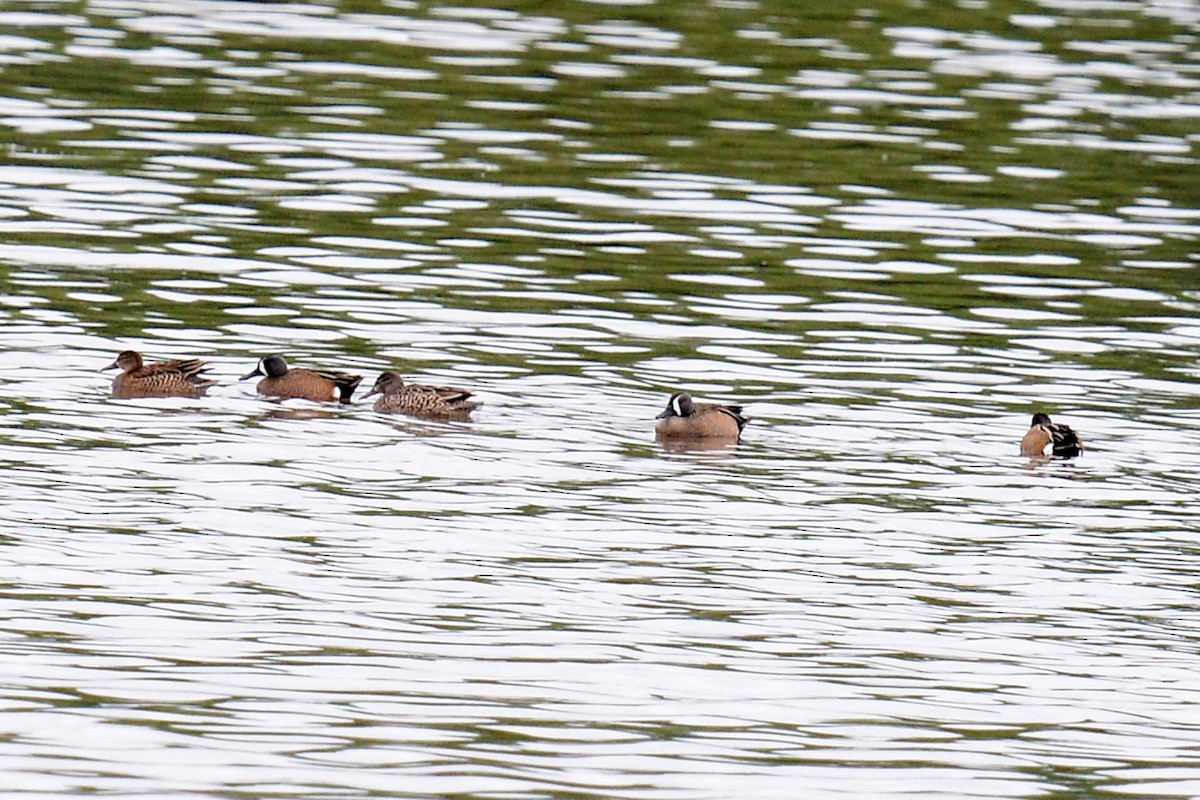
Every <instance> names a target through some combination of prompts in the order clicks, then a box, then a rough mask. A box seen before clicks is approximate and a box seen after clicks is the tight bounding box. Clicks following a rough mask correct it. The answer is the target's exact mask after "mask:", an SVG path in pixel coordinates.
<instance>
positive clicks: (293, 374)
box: [242, 356, 362, 403]
mask: <svg viewBox="0 0 1200 800" xmlns="http://www.w3.org/2000/svg"><path fill="white" fill-rule="evenodd" d="M255 375H262V376H264V377H263V379H262V380H261V381H259V382H258V386H257V389H258V393H259V394H265V395H269V396H271V397H278V398H280V399H283V400H291V399H298V400H315V401H317V402H320V403H328V402H333V401H335V400H336V401H340V402H342V403H349V402H350V396H351V395H353V394H354V390H355V389H356V388H357V387H358V384H359V383H361V382H362V376H361V375H348V374H346V373H344V372H318V371H316V370H311V369H301V368H296V369H289V368H288V364H287V361H285V360H284V359H283V356H267V357H266V358H264V359H262V360H261V361H259V362H258V366H257V367H255V368H254V371H253V372H251V373H249V374H247V375H243V376H242V380H246V379H247V378H253V377H254V376H255Z"/></svg>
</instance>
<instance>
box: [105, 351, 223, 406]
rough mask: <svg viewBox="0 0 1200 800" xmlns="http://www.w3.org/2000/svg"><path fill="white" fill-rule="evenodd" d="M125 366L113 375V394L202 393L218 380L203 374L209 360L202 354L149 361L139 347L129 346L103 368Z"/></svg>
mask: <svg viewBox="0 0 1200 800" xmlns="http://www.w3.org/2000/svg"><path fill="white" fill-rule="evenodd" d="M117 367H120V368H121V374H120V375H118V376H117V377H115V378H113V382H112V396H113V397H117V398H121V399H128V398H131V397H200V396H201V395H203V394H204V393H205V392H206V391H208V387H210V386H213V385H215V384H216V381H214V380H209V379H208V378H205V377H204V376H203V375H201V373H202V372H204V371H205V370H206V369H208V362H207V361H201V360H200V359H198V358H188V359H179V360H176V361H159V362H158V363H156V364H146V363H144V362H143V361H142V354H141V353H139V352H137V351H136V350H125V351H124V352H122V353H120V354H119V355H118V356H117V358H116V360H115V361H113V363H111V364H109V365H108V366H107V367H103V368H102V369H101V370H100V371H101V372H104V371H105V370H110V369H116V368H117Z"/></svg>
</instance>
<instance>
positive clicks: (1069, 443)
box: [1021, 414, 1083, 458]
mask: <svg viewBox="0 0 1200 800" xmlns="http://www.w3.org/2000/svg"><path fill="white" fill-rule="evenodd" d="M1047 447H1049V448H1050V452H1051V453H1052V454H1053V455H1056V456H1062V457H1064V458H1074V457H1075V456H1077V455H1079V454H1080V453H1082V452H1083V442H1081V441H1079V436H1078V435H1077V434H1076V433H1075V431H1073V430H1071V429H1070V428H1069V427H1067V426H1066V425H1062V424H1059V423H1055V422H1051V421H1050V417H1049V416H1048V415H1046V414H1034V415H1033V423H1032V425H1031V426H1030V428H1029V433H1027V434H1025V438H1023V439H1022V440H1021V455H1023V456H1040V455H1045V453H1046V448H1047Z"/></svg>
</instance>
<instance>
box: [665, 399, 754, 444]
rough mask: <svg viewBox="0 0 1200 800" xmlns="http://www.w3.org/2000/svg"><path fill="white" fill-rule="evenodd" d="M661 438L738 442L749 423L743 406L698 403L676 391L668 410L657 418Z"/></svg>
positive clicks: (669, 402) (668, 403) (668, 404)
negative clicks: (743, 412) (730, 440)
mask: <svg viewBox="0 0 1200 800" xmlns="http://www.w3.org/2000/svg"><path fill="white" fill-rule="evenodd" d="M656 419H657V420H658V421H657V422H656V423H655V425H654V431H655V434H656V435H657V437H658V438H659V439H735V440H736V439H737V438H738V437H740V436H741V435H742V428H744V427H746V423H747V422H748V421H749V420H748V419H747V418H746V417H743V416H742V407H741V406H721V405H716V404H714V403H696V402H693V400H692V396H691V395H690V394H688V393H687V392H676V393H675V394H673V395H671V399H670V400H669V401H668V402H667V410H666V411H664V412H662V413H661V414H659V415H658V417H656Z"/></svg>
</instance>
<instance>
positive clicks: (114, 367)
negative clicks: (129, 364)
mask: <svg viewBox="0 0 1200 800" xmlns="http://www.w3.org/2000/svg"><path fill="white" fill-rule="evenodd" d="M119 366H120V364H118V363H117V362H115V361H114V362H113V363H111V364H109V365H108V366H107V367H101V368H100V369H98V370H96V371H97V372H108V371H109V370H110V369H116V368H117V367H119Z"/></svg>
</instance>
